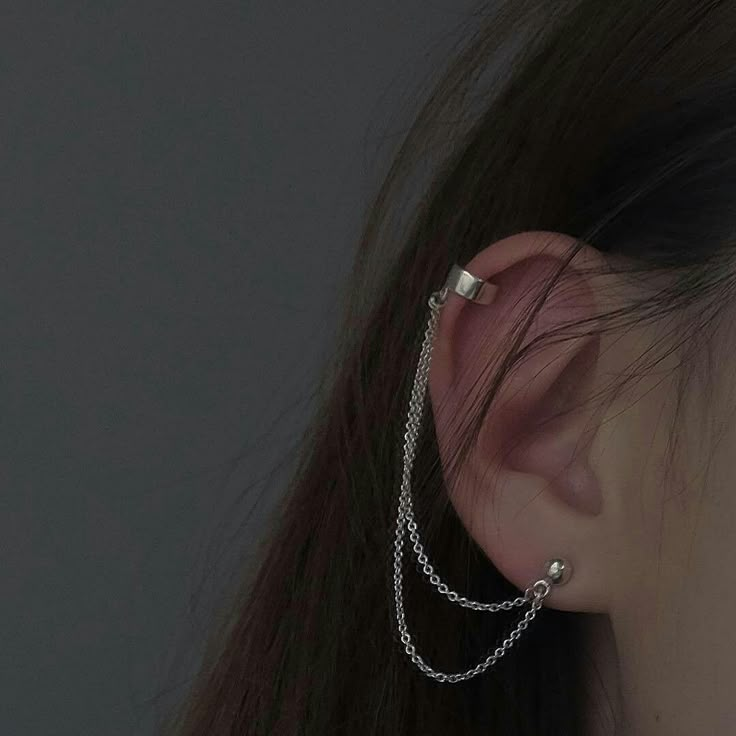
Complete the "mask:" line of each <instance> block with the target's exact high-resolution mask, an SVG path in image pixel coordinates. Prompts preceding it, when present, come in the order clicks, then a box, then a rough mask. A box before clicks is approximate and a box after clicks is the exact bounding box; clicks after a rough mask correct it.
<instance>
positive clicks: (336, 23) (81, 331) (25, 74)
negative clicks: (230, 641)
mask: <svg viewBox="0 0 736 736" xmlns="http://www.w3.org/2000/svg"><path fill="white" fill-rule="evenodd" d="M471 5H474V3H472V4H471V3H469V2H464V3H461V2H458V0H443V1H442V2H440V1H429V0H402V2H400V3H396V2H389V0H371V2H368V3H366V2H355V1H354V0H341V1H340V2H338V1H337V0H334V1H333V2H317V3H312V2H302V3H296V2H292V3H282V2H276V1H275V0H270V1H269V2H265V1H264V2H258V3H256V2H239V3H236V2H211V3H199V4H195V3H190V2H184V1H183V0H179V1H178V2H176V3H173V2H157V1H156V0H146V1H145V2H140V1H135V2H127V3H123V2H107V1H106V0H94V1H92V0H90V1H89V2H46V3H37V2H31V0H26V1H24V2H15V3H4V4H3V8H2V10H0V93H1V97H0V99H1V100H2V105H1V106H0V187H1V188H2V191H1V192H0V264H1V265H0V300H1V301H0V304H1V306H2V318H1V319H0V338H1V340H0V349H1V350H2V353H1V357H0V386H1V387H2V396H1V400H2V405H1V415H0V416H1V417H2V420H1V424H0V428H1V432H0V451H1V457H0V459H1V462H0V469H1V471H2V494H1V495H0V499H1V503H2V512H1V513H0V525H1V526H0V544H1V550H2V562H1V564H0V570H1V572H0V576H1V577H0V591H2V602H3V603H2V611H3V615H2V621H1V623H2V626H0V637H2V639H1V640H0V657H1V658H2V667H1V668H0V678H1V680H0V733H2V734H3V735H4V736H5V735H7V736H11V735H15V734H18V735H21V734H22V735H28V736H35V735H39V736H40V735H41V734H43V735H44V736H46V735H54V736H56V735H62V734H63V735H67V734H68V735H69V736H72V735H73V736H80V734H95V735H101V734H104V735H110V736H112V735H117V734H134V733H135V734H139V733H140V734H152V733H154V728H155V724H156V719H157V717H158V716H159V715H160V714H161V713H162V712H163V710H164V709H165V708H167V707H169V706H170V705H171V704H172V703H173V702H175V701H176V700H177V698H178V697H179V695H180V693H181V688H182V685H183V683H184V682H185V680H186V676H187V674H188V673H189V672H191V668H192V665H193V663H194V662H196V659H197V656H198V654H199V645H200V643H201V641H202V639H203V637H204V632H205V631H206V629H207V624H208V619H209V615H210V605H211V602H212V600H213V599H214V596H215V595H216V591H217V590H218V589H226V584H227V578H228V576H229V575H231V574H233V573H234V572H235V570H234V569H233V568H234V567H235V564H234V562H235V560H236V559H237V557H238V555H239V554H240V552H242V551H243V550H246V551H247V549H248V548H249V545H252V544H253V543H254V541H255V540H256V539H257V536H258V535H257V531H258V528H259V524H261V523H262V520H263V518H264V514H265V513H266V510H267V506H268V499H273V498H274V494H277V493H278V490H279V487H280V485H281V484H282V483H283V480H284V478H285V477H286V474H287V473H288V470H289V467H290V464H291V457H292V456H291V452H292V449H293V446H294V443H295V442H296V441H297V440H298V438H299V435H300V432H301V431H302V428H303V422H304V420H305V418H306V417H307V416H308V414H309V411H310V408H311V406H312V403H311V389H312V381H313V379H314V376H315V371H316V370H317V369H318V368H319V366H320V365H321V361H322V360H324V357H325V354H326V350H327V349H328V346H329V338H330V335H331V330H332V327H333V326H334V323H335V318H336V315H335V314H333V313H332V312H331V294H332V293H333V291H334V290H335V289H336V288H337V287H338V286H339V282H340V279H341V275H342V274H344V273H345V272H346V271H347V269H348V267H349V265H350V262H351V258H352V255H353V250H354V246H355V240H356V237H357V234H358V231H359V224H360V218H361V216H362V213H363V210H364V207H365V204H366V201H367V198H368V195H369V193H370V192H371V191H372V190H373V187H374V185H375V183H376V180H377V177H378V175H379V174H380V173H381V171H382V170H383V167H384V166H385V163H386V161H387V160H388V155H389V153H390V152H391V150H392V149H393V147H394V146H395V144H396V142H397V141H398V140H399V137H400V135H401V133H402V132H403V130H404V128H405V126H406V124H407V123H408V122H409V121H410V120H411V113H412V112H413V111H414V109H415V105H416V102H417V94H416V93H417V90H418V88H419V85H420V84H421V83H422V82H423V81H424V80H425V78H426V76H427V75H429V76H430V78H431V76H432V72H433V70H434V69H436V67H437V65H438V64H440V63H441V62H442V61H443V59H444V57H445V56H446V53H447V49H449V47H450V43H451V41H452V40H453V29H455V28H456V27H457V25H458V23H461V22H462V21H463V20H465V19H467V12H463V7H464V8H466V10H467V8H469V7H470V6H471ZM14 6H15V7H14ZM259 499H265V501H263V502H261V503H259V504H258V506H257V507H255V511H254V510H253V509H254V504H255V503H256V502H257V501H258V500H259Z"/></svg>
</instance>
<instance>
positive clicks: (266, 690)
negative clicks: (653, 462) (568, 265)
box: [170, 0, 736, 736]
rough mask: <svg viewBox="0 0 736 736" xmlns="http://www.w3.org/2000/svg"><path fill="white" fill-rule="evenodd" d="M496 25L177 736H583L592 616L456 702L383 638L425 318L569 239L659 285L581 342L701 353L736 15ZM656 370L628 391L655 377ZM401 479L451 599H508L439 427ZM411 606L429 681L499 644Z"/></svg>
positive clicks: (606, 7) (409, 587)
mask: <svg viewBox="0 0 736 736" xmlns="http://www.w3.org/2000/svg"><path fill="white" fill-rule="evenodd" d="M492 5H493V10H491V9H489V8H486V7H485V6H483V7H481V8H480V9H479V11H478V12H477V13H476V14H475V15H474V16H473V18H472V23H473V24H474V27H473V30H472V32H469V33H468V34H467V37H466V39H465V42H464V44H463V45H462V46H461V47H460V48H459V49H457V50H456V52H455V53H454V55H453V58H452V60H451V62H450V63H449V64H448V66H447V68H446V70H445V71H444V72H443V74H442V75H441V78H440V79H439V81H438V83H437V85H436V87H435V88H434V89H433V90H432V92H431V94H430V95H429V96H428V98H427V100H426V102H425V103H424V105H423V106H422V108H421V110H420V112H419V114H418V116H417V118H416V120H415V122H414V124H413V125H412V127H411V129H410V130H409V131H408V132H407V134H406V137H405V139H404V140H403V142H402V143H401V145H400V146H399V148H398V151H397V152H396V155H395V157H394V159H393V162H392V164H391V166H390V169H389V171H388V173H387V175H386V178H385V180H384V181H383V183H382V185H381V186H380V188H379V189H378V192H377V194H376V196H375V199H374V201H373V202H372V203H371V206H370V208H369V209H368V211H367V215H366V220H365V227H364V232H363V235H362V237H361V240H360V243H359V249H358V253H357V257H356V260H355V265H354V268H353V270H352V273H351V274H350V279H349V282H348V285H347V287H346V290H345V294H344V299H343V304H342V307H343V312H342V314H343V320H342V322H341V325H340V329H339V335H338V337H337V341H336V345H335V349H334V353H333V356H332V357H333V359H332V360H331V361H330V363H329V364H328V365H326V366H325V370H324V374H323V376H322V381H321V384H320V394H319V395H320V405H319V410H318V411H317V412H316V413H315V415H314V417H313V418H312V421H311V424H310V426H309V427H308V430H307V432H306V433H305V435H304V438H303V442H302V445H301V451H300V458H299V464H298V467H297V468H296V471H295V473H294V475H293V478H292V480H291V482H290V484H289V487H288V488H287V489H286V493H285V494H284V496H283V500H282V501H281V502H280V504H279V506H278V508H277V511H276V513H275V515H274V517H273V520H274V521H273V528H272V529H271V530H270V534H269V537H268V540H267V544H265V545H264V546H263V547H262V549H261V552H260V554H259V559H258V566H257V568H255V569H254V570H252V571H250V570H248V571H246V573H247V574H244V575H243V578H244V579H243V584H242V588H240V589H239V596H238V599H237V603H236V605H234V606H233V608H232V610H231V612H230V615H229V616H228V618H227V621H226V624H225V625H224V626H222V627H221V628H220V629H218V630H217V631H215V632H213V634H212V638H211V640H210V642H209V644H208V651H207V655H206V656H205V657H204V660H203V663H202V666H201V671H200V672H199V674H198V676H197V678H196V680H195V682H194V684H193V686H192V687H191V690H190V692H189V693H188V697H187V699H186V702H185V703H184V704H183V706H182V707H181V708H180V709H179V711H178V714H177V717H176V718H175V719H174V720H172V723H171V724H170V728H171V731H172V733H173V732H175V733H176V734H177V735H178V736H226V735H228V736H230V735H232V736H234V735H235V734H239V735H240V734H248V736H266V735H268V736H282V735H283V736H294V735H296V734H303V735H304V736H325V735H326V734H338V733H347V732H349V733H351V734H355V735H356V736H358V735H361V736H363V735H364V736H368V735H369V734H371V735H372V734H422V736H434V735H437V736H440V735H442V736H445V734H447V733H463V734H468V735H470V734H487V733H503V734H504V736H527V735H529V736H531V735H532V734H533V735H534V736H562V735H563V734H564V736H575V735H576V734H582V733H583V732H584V724H583V710H584V705H585V700H586V698H587V697H588V691H587V689H586V683H585V682H584V681H583V671H584V670H583V667H584V663H585V658H586V657H587V654H586V649H585V639H584V636H583V630H582V625H583V620H584V616H585V614H580V613H575V612H563V611H556V610H551V609H545V610H543V611H542V612H541V613H540V615H539V616H538V617H537V619H536V620H535V622H534V623H533V625H531V626H530V628H529V629H528V631H526V632H525V634H524V636H523V637H522V638H521V639H520V640H519V642H518V643H517V644H516V645H515V647H514V648H513V650H512V651H511V652H509V654H508V655H506V656H505V657H503V658H502V659H501V660H500V661H499V662H498V664H496V665H494V666H493V667H491V668H490V669H489V670H487V671H486V672H485V673H484V674H483V675H481V676H480V677H475V678H472V679H470V680H468V681H466V682H461V683H458V684H441V683H437V682H435V681H433V680H431V679H430V678H427V677H425V676H424V675H422V674H421V673H419V672H418V670H417V669H416V668H415V667H414V665H413V664H412V663H411V662H410V661H409V660H408V657H407V656H406V654H405V652H404V651H403V646H402V645H401V643H400V641H399V636H398V632H397V628H396V621H395V612H394V609H393V606H394V597H393V587H392V570H391V566H392V562H393V557H392V554H393V549H392V542H393V539H394V533H395V527H394V524H395V511H396V502H397V498H398V492H399V486H400V479H401V459H402V441H403V433H404V431H405V422H406V411H407V406H408V399H409V392H410V390H411V385H412V381H413V378H414V371H415V367H416V363H417V359H418V353H419V348H420V345H421V340H422V332H423V328H424V325H425V323H426V319H427V315H428V311H427V298H428V296H429V294H430V293H431V292H432V291H434V290H435V289H437V288H439V286H440V285H441V284H442V283H443V281H444V278H445V276H446V274H447V272H448V270H449V267H450V265H451V264H452V263H454V262H457V263H460V264H463V263H467V261H468V260H469V259H470V258H471V257H472V256H473V255H474V254H475V253H477V252H478V251H479V250H480V249H482V248H484V247H486V246H487V245H488V244H490V243H493V242H494V241H496V240H498V239H500V238H502V237H505V236H507V235H511V234H514V233H517V232H521V231H527V230H544V231H556V232H563V233H567V234H570V235H572V236H573V237H575V238H576V239H577V243H578V244H577V245H576V247H579V244H581V243H588V244H590V245H592V246H593V247H595V248H596V249H597V250H599V251H600V252H601V253H603V254H604V258H605V259H606V260H607V262H608V263H609V265H610V268H612V269H613V268H616V269H619V272H620V273H624V272H625V273H627V274H630V275H631V278H632V279H636V280H637V283H641V284H643V285H644V286H646V285H647V284H651V283H653V282H654V281H653V276H654V275H655V274H660V275H665V276H666V277H667V280H666V284H667V285H666V287H663V288H658V289H656V290H652V289H650V290H649V291H650V292H651V293H648V294H647V296H646V298H645V299H641V300H639V301H636V302H632V304H631V305H630V306H629V307H627V308H626V309H623V310H622V309H619V310H618V311H616V312H611V313H610V314H607V315H603V317H598V318H597V319H596V322H595V327H593V326H592V325H591V324H581V325H580V329H581V330H583V331H586V332H590V331H591V330H593V329H595V330H599V331H602V330H604V329H609V328H611V329H612V328H613V327H620V326H621V325H622V324H625V323H626V321H630V322H631V323H636V322H640V321H641V320H643V319H661V318H662V317H663V316H665V315H681V316H682V318H683V319H682V321H681V322H680V323H678V327H677V333H676V336H677V341H678V345H679V346H680V347H682V348H683V349H684V353H686V354H689V353H690V352H693V353H694V352H695V351H694V349H693V347H692V346H693V345H695V344H696V342H697V344H698V346H699V349H700V348H701V347H702V346H703V345H706V346H707V335H708V334H710V333H709V330H708V329H706V328H709V327H711V326H712V325H713V324H715V321H716V317H717V316H718V315H719V310H720V309H722V307H723V305H724V304H725V303H726V302H727V297H730V296H731V294H732V289H733V277H732V273H731V272H730V270H729V268H728V262H727V260H726V259H727V257H729V256H730V254H731V252H732V249H733V246H734V230H735V229H736V32H734V28H736V23H734V21H736V17H734V15H735V13H734V9H733V4H730V3H725V2H716V1H714V0H708V1H705V0H701V1H696V0H660V1H659V2H657V3H642V2H640V0H618V1H617V2H610V0H582V1H570V0H568V1H565V0H561V1H556V2H542V1H541V0H512V1H510V2H505V3H500V4H499V3H493V4H492ZM432 157H434V159H436V161H434V162H433V165H432V167H431V168H430V174H429V175H428V178H427V181H425V182H424V183H421V184H418V182H421V181H422V176H425V175H426V174H423V173H422V172H423V168H425V167H426V166H427V163H428V162H429V161H430V160H431V159H432ZM412 199H414V201H413V202H411V204H410V205H408V204H407V202H410V201H411V200H412ZM407 212H408V213H409V216H408V217H407V216H405V213H407ZM402 218H405V219H402ZM572 255H574V253H571V257H572ZM563 270H564V269H563ZM561 276H562V270H561V271H560V272H559V273H558V274H556V275H555V277H554V278H555V279H557V278H559V277H561ZM548 287H549V285H548V286H547V287H545V288H543V289H540V292H539V294H538V298H537V300H536V302H535V304H536V307H535V308H537V309H538V308H541V306H542V305H543V304H544V300H545V298H546V296H547V295H548V293H549V288H548ZM527 325H528V322H524V323H523V324H520V325H518V329H517V331H516V332H515V336H514V339H513V340H511V341H510V342H509V344H508V345H504V346H503V350H504V352H503V360H502V361H501V362H500V363H499V365H498V366H497V370H494V371H493V372H492V374H491V375H489V376H488V384H487V388H486V390H485V391H484V392H482V395H483V397H484V399H483V401H482V402H478V403H477V405H474V406H469V407H468V412H469V414H468V416H469V417H470V418H471V419H472V421H468V423H467V426H465V425H464V429H463V431H462V432H458V437H457V443H456V445H457V453H456V455H454V457H453V463H455V462H456V463H457V464H458V465H459V464H461V463H462V461H463V458H464V456H465V453H466V452H467V451H468V448H470V447H471V446H472V444H473V441H474V439H475V437H476V436H477V432H478V430H479V428H480V426H481V425H482V421H483V417H484V416H485V414H486V413H487V411H488V409H489V407H490V406H491V404H492V402H493V399H494V396H495V395H496V394H497V392H498V388H499V386H500V385H501V383H502V381H503V379H504V377H505V376H507V375H508V372H509V371H510V370H511V369H512V367H513V366H514V365H515V363H517V362H518V361H519V360H520V359H521V358H522V357H523V354H524V351H523V350H522V349H521V338H522V337H523V334H524V331H525V329H526V326H527ZM683 325H684V327H683ZM649 358H650V359H649V362H648V363H646V365H645V364H644V363H642V364H640V365H639V366H638V369H637V370H638V371H644V370H646V369H647V368H650V367H651V366H652V365H655V364H656V362H657V360H659V359H660V358H661V355H659V354H657V355H654V354H651V355H650V356H649ZM685 364H686V363H685V361H683V365H685ZM632 375H636V372H632ZM630 377H631V376H629V378H630ZM413 472H414V481H413V482H414V488H415V494H416V495H415V506H416V514H417V517H418V519H419V520H420V524H421V528H422V530H423V534H424V536H425V539H426V540H427V545H428V547H429V548H430V549H431V550H432V553H433V562H435V563H436V565H437V567H438V568H439V569H440V570H441V571H442V573H443V577H445V578H446V579H447V580H448V581H451V582H452V584H453V587H457V588H460V589H462V590H464V591H466V594H467V595H468V596H469V597H471V596H472V597H473V598H476V599H480V600H503V599H506V598H508V597H513V596H515V595H517V594H518V591H516V589H515V588H514V587H513V586H512V585H511V584H510V583H509V582H508V581H507V580H505V579H504V578H503V577H502V576H501V575H500V573H499V572H498V571H497V570H496V569H495V568H494V567H493V565H492V563H491V562H490V561H489V560H488V559H487V557H486V556H485V555H484V554H483V552H482V551H481V550H480V549H479V548H478V547H477V546H476V545H475V543H474V542H473V540H472V539H471V538H470V537H469V535H468V534H467V532H466V530H465V529H464V527H463V525H462V524H461V523H460V521H459V519H458V518H457V516H456V514H455V513H454V511H453V508H452V505H451V504H450V503H449V502H448V499H447V493H446V490H445V488H444V485H443V482H442V472H441V470H440V461H439V453H438V447H437V439H436V436H435V434H434V430H433V427H432V425H431V422H430V423H425V424H424V425H423V431H422V436H421V438H420V442H419V445H418V449H417V455H416V461H415V465H414V471H413ZM408 558H409V560H411V553H410V554H409V555H408ZM404 559H405V561H406V559H407V556H406V555H405V558H404ZM405 564H407V565H409V564H410V563H406V562H405ZM404 586H405V587H404V590H405V598H406V606H407V616H408V622H409V626H410V629H411V630H412V632H413V634H414V636H415V639H416V641H417V642H418V648H419V651H420V653H422V656H423V657H425V658H426V659H427V660H428V661H429V662H430V663H433V665H434V666H436V667H438V668H439V669H442V670H444V671H458V670H464V669H467V668H469V667H472V666H473V665H474V664H476V662H478V661H479V660H480V659H481V655H482V654H483V653H484V652H486V651H488V650H489V649H490V648H493V647H494V646H496V644H497V642H498V640H499V639H500V638H501V637H502V636H503V635H504V634H505V632H507V631H508V629H509V625H510V623H513V618H511V619H510V618H508V616H509V615H511V616H512V617H513V615H514V614H503V613H500V614H496V615H494V616H489V615H486V614H482V613H481V614H479V613H477V612H474V611H468V610H466V609H459V607H457V606H451V605H447V604H446V602H444V601H442V600H441V599H440V598H439V597H437V596H433V591H431V590H430V589H429V588H430V586H427V585H426V583H425V581H423V580H422V579H421V576H420V575H415V574H409V575H407V576H406V578H405V583H404ZM540 648H541V649H542V650H543V653H541V654H540Z"/></svg>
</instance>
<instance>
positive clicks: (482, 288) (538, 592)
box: [393, 264, 572, 682]
mask: <svg viewBox="0 0 736 736" xmlns="http://www.w3.org/2000/svg"><path fill="white" fill-rule="evenodd" d="M497 289H498V287H497V286H495V285H493V284H490V283H488V282H487V281H485V280H483V279H480V278H477V277H476V276H473V274H471V273H469V272H468V271H466V270H465V269H464V268H461V267H460V266H458V265H457V264H455V265H453V266H452V268H451V269H450V272H449V274H448V276H447V279H446V281H445V284H444V286H443V287H442V288H441V289H440V290H439V291H435V292H433V293H432V295H431V296H430V297H429V300H428V304H429V308H430V310H431V314H430V317H429V322H428V324H427V329H426V331H425V333H424V342H423V344H422V349H421V352H420V356H419V362H418V366H417V371H416V377H415V379H414V385H413V387H412V391H411V399H410V401H409V413H408V419H407V422H406V432H405V434H404V440H405V442H404V463H403V476H402V482H401V492H400V494H399V504H398V511H397V515H396V538H395V540H394V575H393V578H394V597H395V603H396V619H397V623H398V627H399V632H400V634H401V643H402V644H403V645H404V649H405V651H406V653H407V655H409V657H410V658H411V660H412V662H413V663H414V664H415V665H416V666H417V667H418V668H419V669H420V670H421V671H422V672H423V673H424V674H425V675H427V676H428V677H431V678H433V679H435V680H438V681H439V682H461V681H463V680H469V679H470V678H471V677H475V676H476V675H479V674H481V673H482V672H485V670H487V669H488V668H489V667H491V666H492V665H494V664H495V663H496V662H497V661H498V660H499V659H500V658H501V657H502V656H503V655H504V654H505V653H506V652H507V651H508V650H509V649H510V648H511V647H512V646H513V645H514V642H515V641H516V640H517V639H518V638H519V636H521V633H522V632H523V631H524V630H525V629H526V628H527V626H528V625H529V624H530V623H531V621H532V620H533V619H534V617H535V616H536V615H537V611H539V609H540V608H541V607H542V604H543V603H544V599H545V598H546V597H547V596H548V595H549V593H550V591H551V589H552V586H553V585H561V584H563V583H565V582H567V580H568V579H569V578H570V575H571V573H572V567H571V566H570V563H569V562H567V561H566V560H564V559H551V560H548V561H547V562H546V563H545V566H544V574H543V576H542V577H541V578H540V579H539V580H536V581H535V582H533V583H531V584H530V585H529V587H527V588H526V590H525V591H524V593H523V595H520V596H518V597H517V598H514V599H512V600H508V601H502V602H499V603H481V602H479V601H474V600H469V599H468V598H466V597H465V596H461V595H459V594H458V593H457V592H456V591H454V590H452V589H450V587H449V586H448V585H447V583H445V582H443V580H442V579H441V578H440V576H439V574H437V573H436V572H435V569H434V566H433V565H432V564H431V563H430V561H429V558H428V557H427V554H426V552H425V551H424V546H423V545H422V542H421V538H420V536H419V532H418V531H417V522H416V519H415V518H414V509H413V507H412V499H411V467H412V464H413V462H414V456H415V454H416V446H417V439H418V437H419V428H420V425H421V421H422V413H423V409H424V397H425V394H426V390H427V377H428V375H429V362H430V358H431V353H432V340H433V337H434V332H435V329H436V326H437V322H438V320H439V314H440V309H442V306H443V305H444V304H445V302H446V300H447V294H448V292H449V291H454V292H455V293H456V294H459V295H460V296H462V297H463V298H465V299H468V300H470V301H473V302H477V303H479V304H490V303H491V302H492V301H493V299H494V298H495V295H496V291H497ZM405 528H406V529H408V530H409V539H410V540H411V541H412V542H413V543H414V547H413V549H414V554H415V555H416V558H417V561H418V562H419V565H420V566H421V568H422V572H423V573H424V575H425V576H426V577H427V578H428V579H429V582H430V584H431V585H433V586H434V587H435V588H436V589H437V591H438V592H439V593H441V594H442V595H444V596H445V597H446V598H447V599H448V600H449V601H451V602H452V603H456V604H457V605H459V606H463V607H464V608H472V609H474V610H476V611H490V612H491V613H496V612H498V611H510V610H511V609H512V608H516V607H522V606H528V610H527V611H526V612H525V613H524V615H523V616H521V618H520V619H519V620H518V622H517V624H516V626H515V627H514V629H513V630H512V631H511V633H510V634H509V635H508V636H507V637H506V638H505V639H504V640H503V641H502V642H501V643H500V645H499V646H497V647H496V649H495V650H494V651H493V652H492V653H490V654H489V655H488V656H487V657H486V658H485V659H483V660H481V661H480V662H479V663H478V664H477V665H475V667H472V668H471V669H469V670H466V671H465V672H454V673H447V672H440V671H438V670H435V669H433V668H432V667H430V666H429V665H428V664H427V663H426V662H425V661H424V660H423V659H422V657H421V656H420V655H419V654H417V652H416V647H415V645H414V644H413V643H412V638H411V635H410V634H409V631H408V628H407V625H406V616H405V613H404V599H403V580H402V572H401V562H402V555H403V546H404V534H405Z"/></svg>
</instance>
